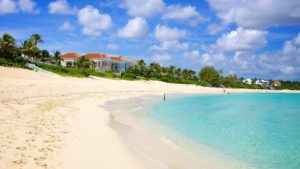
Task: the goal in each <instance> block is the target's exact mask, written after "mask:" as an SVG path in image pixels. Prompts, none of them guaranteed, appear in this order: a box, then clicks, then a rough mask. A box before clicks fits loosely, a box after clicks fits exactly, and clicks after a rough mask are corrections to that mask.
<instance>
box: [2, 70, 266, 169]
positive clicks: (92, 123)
mask: <svg viewBox="0 0 300 169" xmlns="http://www.w3.org/2000/svg"><path fill="white" fill-rule="evenodd" d="M0 74H1V76H0V96H1V97H0V168H1V169H2V168H3V169H6V168H7V169H8V168H9V169H14V168H16V169H27V168H28V169H32V168H53V169H54V168H55V169H56V168H63V169H83V168H89V169H98V168H103V169H107V168H110V169H114V168H116V169H117V168H118V169H119V168H130V169H135V168H137V169H138V168H145V166H144V164H143V163H142V162H140V161H139V160H137V158H135V156H134V155H133V154H132V153H131V152H130V150H128V149H127V147H126V146H125V145H124V143H123V142H122V140H121V139H120V138H119V136H118V134H117V133H116V132H115V131H114V130H113V129H112V128H110V127H109V126H108V123H109V118H110V116H109V113H108V112H106V111H105V110H103V109H102V107H101V104H103V103H104V101H106V100H108V99H115V98H120V97H129V96H139V95H145V94H153V95H154V94H155V95H162V94H163V93H222V91H223V89H218V88H205V87H199V86H194V85H180V84H168V83H163V82H157V81H124V80H110V79H103V78H94V79H91V78H70V77H60V76H49V75H48V74H44V73H38V72H34V71H30V70H24V69H16V68H7V67H0ZM228 90H229V89H228ZM245 91H247V92H253V91H256V90H232V89H230V92H245ZM262 92H264V91H262Z"/></svg>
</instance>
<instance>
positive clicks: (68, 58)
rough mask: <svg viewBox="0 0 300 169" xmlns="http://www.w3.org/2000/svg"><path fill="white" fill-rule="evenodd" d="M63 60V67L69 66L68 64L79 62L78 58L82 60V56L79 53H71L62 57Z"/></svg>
mask: <svg viewBox="0 0 300 169" xmlns="http://www.w3.org/2000/svg"><path fill="white" fill-rule="evenodd" d="M61 58H62V59H63V60H62V61H61V65H62V66H67V63H68V62H70V63H72V64H73V63H74V61H75V60H77V59H78V58H80V55H79V54H78V53H74V52H70V53H65V54H63V55H62V56H61Z"/></svg>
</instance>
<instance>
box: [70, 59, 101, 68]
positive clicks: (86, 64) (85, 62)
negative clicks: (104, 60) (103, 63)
mask: <svg viewBox="0 0 300 169" xmlns="http://www.w3.org/2000/svg"><path fill="white" fill-rule="evenodd" d="M74 64H75V66H76V67H78V68H91V67H93V66H96V65H94V64H93V63H92V62H91V61H90V60H89V59H88V58H87V57H85V56H81V57H80V58H79V59H78V60H77V61H76V62H74Z"/></svg>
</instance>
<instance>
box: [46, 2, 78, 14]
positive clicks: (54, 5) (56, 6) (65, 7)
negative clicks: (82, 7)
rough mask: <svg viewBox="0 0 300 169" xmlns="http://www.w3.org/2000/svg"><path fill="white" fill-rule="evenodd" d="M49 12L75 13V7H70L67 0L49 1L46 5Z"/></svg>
mask: <svg viewBox="0 0 300 169" xmlns="http://www.w3.org/2000/svg"><path fill="white" fill-rule="evenodd" d="M48 9H49V13H50V14H64V15H68V14H75V13H76V11H77V7H70V6H69V4H68V2H67V0H57V1H53V2H50V3H49V5H48Z"/></svg>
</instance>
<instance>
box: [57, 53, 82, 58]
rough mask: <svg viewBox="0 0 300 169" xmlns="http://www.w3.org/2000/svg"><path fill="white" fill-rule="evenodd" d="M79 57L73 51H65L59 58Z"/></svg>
mask: <svg viewBox="0 0 300 169" xmlns="http://www.w3.org/2000/svg"><path fill="white" fill-rule="evenodd" d="M79 57H80V55H79V54H78V53H75V52H70V53H65V54H63V55H61V58H63V59H73V58H79Z"/></svg>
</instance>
